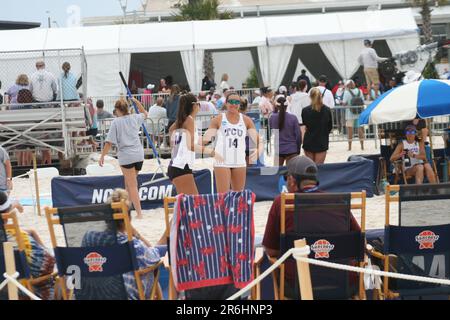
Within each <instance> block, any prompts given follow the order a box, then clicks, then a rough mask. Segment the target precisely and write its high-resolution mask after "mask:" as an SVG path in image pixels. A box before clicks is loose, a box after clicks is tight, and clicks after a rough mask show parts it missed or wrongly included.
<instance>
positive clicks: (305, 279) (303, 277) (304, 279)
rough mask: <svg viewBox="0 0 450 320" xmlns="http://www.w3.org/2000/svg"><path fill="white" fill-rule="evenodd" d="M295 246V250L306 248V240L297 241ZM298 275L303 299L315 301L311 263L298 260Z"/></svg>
mask: <svg viewBox="0 0 450 320" xmlns="http://www.w3.org/2000/svg"><path fill="white" fill-rule="evenodd" d="M294 246H295V248H304V247H306V240H305V239H300V240H296V241H294ZM304 257H305V258H307V257H308V255H305V256H304ZM297 273H298V284H299V286H300V296H301V299H302V300H313V291H312V285H311V274H310V272H309V263H308V262H303V261H299V260H297Z"/></svg>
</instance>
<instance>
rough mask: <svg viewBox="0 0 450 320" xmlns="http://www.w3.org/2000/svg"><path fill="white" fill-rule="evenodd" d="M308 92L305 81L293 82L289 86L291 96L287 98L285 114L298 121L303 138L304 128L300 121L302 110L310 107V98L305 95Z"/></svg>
mask: <svg viewBox="0 0 450 320" xmlns="http://www.w3.org/2000/svg"><path fill="white" fill-rule="evenodd" d="M307 91H308V83H307V82H306V80H300V82H298V83H297V82H294V83H292V84H291V95H290V96H289V97H287V101H288V107H287V112H289V113H291V114H293V115H295V116H296V117H297V120H298V124H299V126H300V132H301V134H302V141H303V136H304V135H305V126H304V125H303V120H302V110H303V108H306V107H307V106H310V105H311V98H310V97H309V94H308V93H306V92H307Z"/></svg>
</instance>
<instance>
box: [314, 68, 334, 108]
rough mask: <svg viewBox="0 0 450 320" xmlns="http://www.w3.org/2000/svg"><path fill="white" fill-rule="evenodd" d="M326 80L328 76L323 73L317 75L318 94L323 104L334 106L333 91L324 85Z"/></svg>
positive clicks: (329, 106)
mask: <svg viewBox="0 0 450 320" xmlns="http://www.w3.org/2000/svg"><path fill="white" fill-rule="evenodd" d="M327 82H328V78H327V76H325V75H321V76H320V77H319V86H318V87H317V88H319V90H320V94H321V95H322V100H323V104H324V105H326V106H327V107H328V108H334V107H335V104H334V97H333V92H331V90H329V89H327V87H326V85H327Z"/></svg>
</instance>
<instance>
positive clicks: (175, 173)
mask: <svg viewBox="0 0 450 320" xmlns="http://www.w3.org/2000/svg"><path fill="white" fill-rule="evenodd" d="M186 174H192V169H190V168H189V166H188V165H185V166H184V169H180V168H177V167H173V166H172V165H169V168H168V169H167V175H168V176H169V179H170V180H173V179H175V178H178V177H181V176H184V175H186Z"/></svg>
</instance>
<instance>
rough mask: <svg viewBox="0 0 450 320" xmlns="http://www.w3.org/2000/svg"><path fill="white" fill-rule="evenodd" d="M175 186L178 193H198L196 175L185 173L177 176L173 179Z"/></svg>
mask: <svg viewBox="0 0 450 320" xmlns="http://www.w3.org/2000/svg"><path fill="white" fill-rule="evenodd" d="M172 183H173V184H174V186H175V188H176V189H177V193H178V194H181V193H184V194H188V195H192V194H198V189H197V185H196V184H195V179H194V175H192V174H185V175H182V176H179V177H176V178H175V179H173V180H172Z"/></svg>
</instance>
